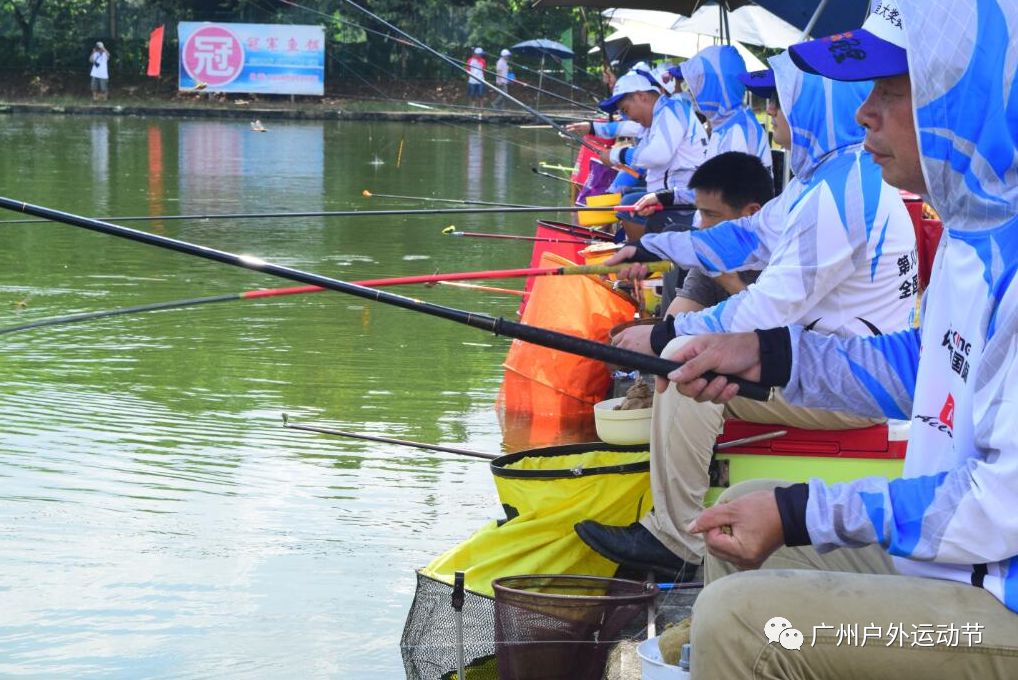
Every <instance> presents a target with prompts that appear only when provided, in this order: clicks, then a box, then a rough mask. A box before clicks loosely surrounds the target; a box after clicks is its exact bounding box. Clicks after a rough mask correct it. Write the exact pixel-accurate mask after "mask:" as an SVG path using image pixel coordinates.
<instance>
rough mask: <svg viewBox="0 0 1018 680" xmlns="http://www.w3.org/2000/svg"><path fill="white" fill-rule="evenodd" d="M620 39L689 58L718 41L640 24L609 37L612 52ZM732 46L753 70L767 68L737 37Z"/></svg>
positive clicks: (607, 39) (670, 54) (708, 37)
mask: <svg viewBox="0 0 1018 680" xmlns="http://www.w3.org/2000/svg"><path fill="white" fill-rule="evenodd" d="M619 40H628V41H632V42H633V43H635V44H636V45H638V46H643V45H646V46H648V47H649V49H650V51H651V52H653V53H655V54H667V55H668V56H672V57H683V58H685V59H689V58H690V57H692V56H693V55H695V54H696V53H697V52H699V51H700V50H702V49H703V48H705V47H709V46H711V45H713V44H714V43H715V41H714V38H712V37H710V36H708V35H702V34H699V33H688V32H685V31H673V30H672V29H670V28H660V27H656V26H648V25H646V24H636V23H631V24H628V25H626V26H625V27H623V28H620V29H619V30H618V31H616V32H615V33H612V34H611V35H609V36H608V37H607V38H606V39H605V42H606V43H607V45H606V46H607V48H608V50H609V52H610V51H611V45H612V42H614V41H619ZM732 47H734V48H735V49H736V51H738V53H739V54H740V55H742V59H743V61H745V62H746V68H747V69H749V70H750V71H756V70H761V69H765V68H767V65H766V64H764V63H763V62H762V61H760V60H759V59H758V58H757V57H756V56H755V55H754V54H753V53H752V52H750V51H749V50H747V49H746V48H745V47H744V46H743V45H742V44H741V43H739V42H737V41H735V40H733V41H732ZM595 49H596V48H595Z"/></svg>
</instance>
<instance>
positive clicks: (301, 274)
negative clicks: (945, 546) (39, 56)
mask: <svg viewBox="0 0 1018 680" xmlns="http://www.w3.org/2000/svg"><path fill="white" fill-rule="evenodd" d="M0 208H7V209H9V210H12V211H15V212H21V213H26V214H29V215H34V216H36V217H42V218H45V219H48V220H53V221H54V222H61V223H63V224H68V225H71V226H75V227H80V228H82V229H87V230H89V231H95V232H99V233H101V234H107V235H110V236H116V237H118V238H123V239H127V240H130V241H136V242H138V243H144V244H146V245H151V246H157V247H159V248H163V249H166V250H173V251H176V252H179V253H184V254H186V255H193V256H195V257H200V258H202V259H206V260H212V261H214V262H220V263H222V264H228V265H230V266H233V267H240V268H242V269H248V270H250V271H255V272H259V273H262V274H268V275H270V276H276V277H279V278H283V279H289V280H291V281H297V282H300V283H304V284H307V285H312V286H319V287H321V288H328V289H329V290H335V291H337V292H340V293H346V294H348V295H353V296H356V297H359V298H364V299H367V300H375V301H377V302H382V303H384V304H388V305H392V306H394V307H400V308H403V309H409V310H412V311H418V312H422V313H424V314H428V315H431V316H436V317H439V318H442V319H448V320H450V321H455V322H457V323H461V324H464V325H467V326H472V327H474V328H480V329H482V330H485V331H488V332H490V333H494V334H495V335H503V336H506V337H510V338H514V339H517V340H523V341H524V342H529V343H532V344H535V345H540V346H542V347H548V348H550V349H556V350H561V351H563V352H569V353H570V354H576V355H579V356H583V357H587V358H589V359H595V360H597V361H604V362H607V363H611V364H614V365H616V366H625V367H628V368H635V369H637V370H639V371H640V372H642V373H646V374H648V375H661V376H665V377H667V375H668V374H669V373H671V372H672V371H674V370H676V369H678V368H680V367H681V366H682V364H679V363H676V362H674V361H669V360H667V359H662V358H661V357H657V356H650V355H647V354H642V353H640V352H633V351H630V350H624V349H620V348H618V347H614V346H612V345H606V344H603V343H600V342H594V341H593V340H587V339H585V338H579V337H576V336H572V335H568V334H566V333H559V332H557V331H551V330H548V329H545V328H537V327H534V326H528V325H526V324H522V323H517V322H515V321H509V320H507V319H504V318H499V317H493V316H489V315H487V314H478V313H475V312H467V311H464V310H461V309H455V308H453V307H445V306H442V305H436V304H433V303H429V302H423V301H421V300H415V299H413V298H408V297H403V296H402V295H394V294H392V293H386V292H384V291H381V290H377V289H374V288H368V287H365V286H358V285H355V284H352V283H347V282H345V281H340V280H339V279H333V278H329V277H326V276H321V275H320V274H314V273H311V272H305V271H301V270H298V269H293V268H292V267H284V266H282V265H278V264H273V263H271V262H266V261H265V260H262V259H261V258H258V257H255V256H253V255H237V254H234V253H230V252H227V251H223V250H216V249H214V248H209V247H207V246H202V245H198V244H195V243H188V242H187V241H181V240H178V239H172V238H168V237H166V236H159V235H157V234H150V233H148V232H144V231H138V230H136V229H131V228H130V227H123V226H119V225H116V224H111V223H109V222H103V221H100V220H94V219H90V218H87V217H82V216H80V215H73V214H71V213H66V212H63V211H59V210H54V209H52V208H46V207H43V206H38V205H33V204H29V203H25V202H22V201H16V200H13V199H10V198H6V197H0ZM703 377H704V378H705V379H707V380H711V379H713V378H714V377H716V374H714V373H711V372H707V373H704V374H703ZM728 380H729V381H730V382H731V383H733V384H736V385H738V387H739V393H740V394H741V395H742V396H744V397H748V398H751V399H757V400H760V401H766V400H767V399H769V397H770V390H769V389H768V388H766V387H764V386H763V385H760V384H759V383H754V382H750V381H747V380H744V379H742V378H736V377H734V376H731V377H728Z"/></svg>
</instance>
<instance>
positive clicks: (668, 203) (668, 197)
mask: <svg viewBox="0 0 1018 680" xmlns="http://www.w3.org/2000/svg"><path fill="white" fill-rule="evenodd" d="M654 195H655V196H657V200H658V201H659V202H660V203H661V205H663V206H664V207H666V208H670V207H672V205H673V204H674V203H675V194H674V193H673V192H672V191H671V190H670V189H662V190H661V191H655V192H654Z"/></svg>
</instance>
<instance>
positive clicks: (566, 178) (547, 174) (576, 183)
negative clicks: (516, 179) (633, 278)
mask: <svg viewBox="0 0 1018 680" xmlns="http://www.w3.org/2000/svg"><path fill="white" fill-rule="evenodd" d="M530 171H531V172H532V173H534V174H535V175H540V176H541V177H547V178H549V179H557V180H558V181H560V182H567V183H569V184H572V185H575V186H578V187H582V186H583V184H581V183H580V182H577V181H575V180H571V179H569V178H568V177H559V176H558V175H553V174H551V173H550V172H544V171H542V170H538V169H537V168H534V167H531V168H530ZM32 221H33V222H34V221H37V220H32ZM0 224H4V223H3V222H0Z"/></svg>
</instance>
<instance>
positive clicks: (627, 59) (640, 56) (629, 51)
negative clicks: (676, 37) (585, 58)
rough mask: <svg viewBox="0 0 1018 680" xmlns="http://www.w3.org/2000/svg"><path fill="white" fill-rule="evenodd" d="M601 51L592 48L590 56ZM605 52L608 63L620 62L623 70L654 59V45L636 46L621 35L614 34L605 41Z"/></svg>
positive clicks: (639, 44)
mask: <svg viewBox="0 0 1018 680" xmlns="http://www.w3.org/2000/svg"><path fill="white" fill-rule="evenodd" d="M600 50H601V48H600V47H592V48H590V51H589V52H588V54H595V53H597V52H599V51H600ZM604 50H605V55H606V59H607V61H608V63H611V64H614V63H615V62H618V63H619V64H620V65H621V66H622V69H623V70H627V69H628V67H629V66H631V65H632V64H635V63H636V62H638V61H650V60H651V59H653V58H654V48H653V45H651V44H649V43H648V42H643V43H635V44H634V43H633V41H632V40H631V39H630V38H629V37H628V36H625V35H620V34H619V33H613V34H612V35H609V36H608V37H607V38H605V39H604ZM660 54H664V53H663V52H662V53H660Z"/></svg>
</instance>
